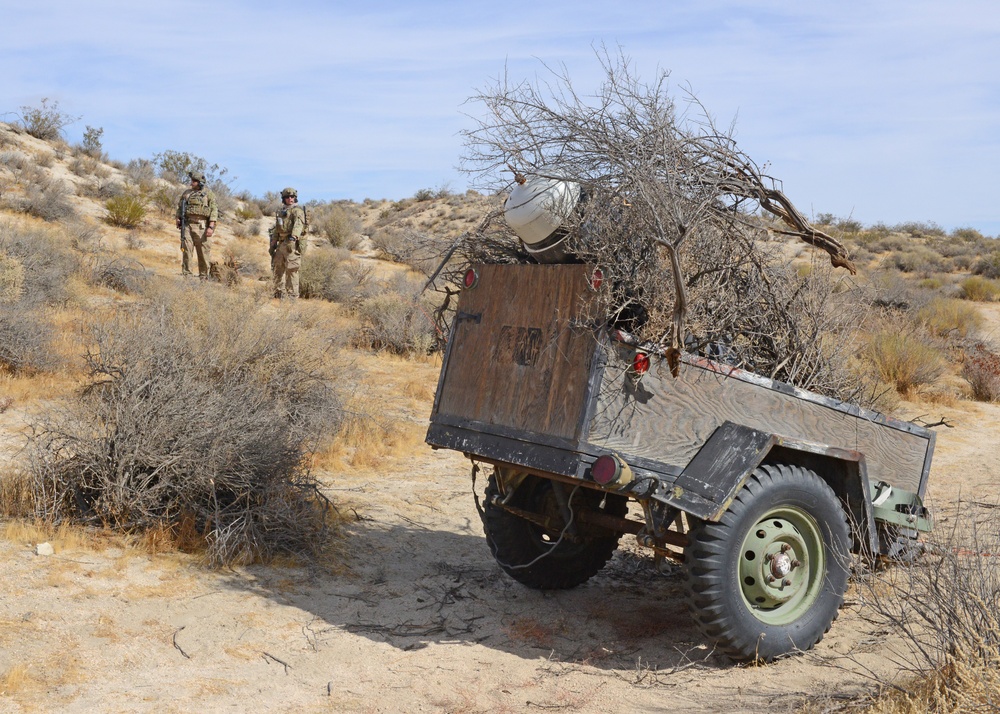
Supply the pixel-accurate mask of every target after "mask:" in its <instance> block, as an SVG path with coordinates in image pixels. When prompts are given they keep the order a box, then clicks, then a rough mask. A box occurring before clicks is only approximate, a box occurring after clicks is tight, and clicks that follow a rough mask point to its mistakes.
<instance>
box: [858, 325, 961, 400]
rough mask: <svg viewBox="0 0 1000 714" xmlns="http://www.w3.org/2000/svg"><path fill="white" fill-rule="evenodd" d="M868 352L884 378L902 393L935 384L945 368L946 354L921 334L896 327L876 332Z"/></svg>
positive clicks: (905, 393) (878, 372)
mask: <svg viewBox="0 0 1000 714" xmlns="http://www.w3.org/2000/svg"><path fill="white" fill-rule="evenodd" d="M864 355H865V357H866V358H867V359H868V361H870V362H871V364H872V365H874V367H875V370H876V372H877V374H878V377H879V379H880V380H881V381H883V382H886V383H888V384H892V385H894V386H895V387H896V390H897V391H898V392H899V393H900V394H902V395H904V396H905V395H908V394H912V393H914V392H915V391H916V390H917V389H918V388H919V387H923V386H924V385H927V384H930V383H932V382H933V381H934V380H935V379H937V378H938V377H939V376H940V375H941V374H942V373H943V372H944V368H945V363H944V359H943V356H942V354H941V353H940V351H939V350H937V349H936V348H935V347H934V346H932V345H929V344H927V342H926V341H925V340H924V339H921V338H920V337H918V336H914V335H912V334H908V333H905V332H899V331H896V330H892V329H882V330H878V331H876V332H874V333H873V334H871V335H870V336H869V338H868V344H867V345H866V346H865V349H864Z"/></svg>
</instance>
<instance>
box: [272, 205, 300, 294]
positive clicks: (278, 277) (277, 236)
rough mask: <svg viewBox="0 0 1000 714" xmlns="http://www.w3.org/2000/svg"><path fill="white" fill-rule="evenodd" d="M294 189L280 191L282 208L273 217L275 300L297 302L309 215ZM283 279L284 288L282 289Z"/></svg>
mask: <svg viewBox="0 0 1000 714" xmlns="http://www.w3.org/2000/svg"><path fill="white" fill-rule="evenodd" d="M298 202H299V193H298V191H296V190H295V189H294V188H285V189H282V191H281V203H282V207H281V209H280V210H279V211H278V213H277V214H276V215H275V217H274V228H273V229H272V231H271V240H272V241H273V242H274V256H273V257H274V263H273V266H274V297H276V298H280V297H282V296H284V297H289V298H292V299H295V298H297V297H298V296H299V268H300V267H301V266H302V253H303V252H305V248H306V241H305V238H304V236H303V233H304V232H305V227H306V214H305V211H303V210H302V206H299V205H297V204H298ZM282 278H284V286H282Z"/></svg>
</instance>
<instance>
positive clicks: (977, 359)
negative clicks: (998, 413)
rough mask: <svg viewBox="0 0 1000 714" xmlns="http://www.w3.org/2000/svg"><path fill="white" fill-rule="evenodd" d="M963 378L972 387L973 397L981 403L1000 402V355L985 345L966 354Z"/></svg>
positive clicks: (977, 346)
mask: <svg viewBox="0 0 1000 714" xmlns="http://www.w3.org/2000/svg"><path fill="white" fill-rule="evenodd" d="M962 376H963V377H965V379H966V381H968V383H969V385H970V386H971V387H972V396H973V398H974V399H976V400H978V401H980V402H996V401H1000V355H998V354H997V353H996V352H994V351H993V350H991V349H989V348H987V347H986V346H985V345H983V344H976V345H974V346H973V347H972V348H970V349H969V350H967V351H966V352H965V360H964V361H963V363H962Z"/></svg>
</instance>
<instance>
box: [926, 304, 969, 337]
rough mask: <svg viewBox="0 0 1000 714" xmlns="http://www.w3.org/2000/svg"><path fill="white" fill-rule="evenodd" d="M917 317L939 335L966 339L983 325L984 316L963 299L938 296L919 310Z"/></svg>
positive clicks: (933, 332)
mask: <svg viewBox="0 0 1000 714" xmlns="http://www.w3.org/2000/svg"><path fill="white" fill-rule="evenodd" d="M917 319H918V320H919V321H920V322H921V323H922V324H923V325H925V326H926V327H927V329H928V330H930V332H931V333H932V334H934V335H937V336H938V337H946V338H951V339H955V338H960V339H964V338H967V337H970V336H972V335H973V334H974V333H975V332H976V331H977V330H979V328H981V327H982V325H983V316H982V315H981V314H980V313H979V310H977V309H976V308H975V307H974V306H973V305H969V304H968V303H967V302H963V301H962V300H953V299H951V298H945V297H936V298H934V299H932V300H931V301H930V302H928V303H927V304H926V305H924V306H923V307H921V308H920V309H919V310H918V311H917Z"/></svg>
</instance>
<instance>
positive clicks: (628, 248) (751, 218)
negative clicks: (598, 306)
mask: <svg viewBox="0 0 1000 714" xmlns="http://www.w3.org/2000/svg"><path fill="white" fill-rule="evenodd" d="M601 62H602V65H603V69H604V72H605V78H604V82H603V84H602V86H601V87H600V88H599V89H598V90H597V92H596V93H595V94H594V95H589V96H586V97H584V96H583V95H581V94H578V93H577V92H576V90H575V88H574V87H573V85H572V83H571V81H570V79H569V78H568V76H566V75H565V74H560V73H558V72H555V71H553V72H552V73H551V75H550V76H549V77H548V81H547V82H546V83H544V84H532V83H529V82H521V83H511V82H509V81H507V80H506V79H505V78H503V79H500V80H498V81H497V82H496V84H495V85H493V86H491V87H489V88H488V89H487V90H486V91H484V92H481V93H480V94H479V95H478V96H476V97H474V100H475V101H477V102H478V103H479V104H481V105H482V108H483V115H484V117H485V118H483V119H481V120H480V121H479V124H478V126H477V127H476V128H475V129H474V130H472V131H469V132H467V133H466V155H465V157H464V162H465V167H466V169H467V170H468V171H469V172H470V173H472V174H473V175H474V176H476V177H477V180H478V181H479V183H480V185H483V186H485V187H486V188H488V189H489V190H490V191H491V192H495V193H498V194H499V193H504V192H505V191H506V190H508V189H509V188H510V186H511V185H512V183H511V181H512V178H513V179H514V180H517V181H520V180H521V175H522V174H523V175H524V176H526V177H529V178H530V177H543V178H549V179H556V180H562V181H570V182H572V183H575V184H578V185H580V186H581V187H582V192H583V196H584V197H583V198H582V199H581V202H580V204H579V206H578V208H577V210H576V212H575V214H574V215H573V216H570V217H569V218H568V219H567V221H566V223H565V225H564V227H563V228H564V229H565V230H566V231H567V239H566V243H565V247H564V252H565V253H566V255H565V256H557V257H556V258H554V259H557V260H563V261H574V260H575V261H581V262H588V263H594V264H597V265H599V266H601V268H602V269H603V270H604V272H605V274H606V276H607V277H608V279H609V280H610V281H611V283H612V289H611V290H609V291H607V292H606V295H607V296H608V305H607V309H608V313H609V315H611V319H612V322H613V323H614V324H616V325H617V326H619V327H624V328H626V329H628V330H629V331H631V332H633V333H635V334H636V336H637V337H638V338H639V339H640V340H641V341H649V342H653V343H656V344H661V345H669V347H668V351H667V354H668V358H670V359H671V361H672V362H675V361H676V359H677V355H679V353H680V350H681V349H682V348H684V349H687V350H688V351H701V350H708V349H711V350H714V351H717V350H718V349H719V348H718V346H720V345H721V346H722V348H723V349H724V351H725V353H726V355H727V360H728V361H731V362H732V363H733V364H736V365H738V366H741V367H745V368H747V369H750V370H753V371H755V372H758V373H761V374H764V375H766V376H770V377H773V378H775V379H779V380H782V381H785V382H789V383H792V384H795V385H797V386H801V387H804V388H809V389H813V390H815V391H818V392H821V393H825V394H830V395H833V396H837V397H840V398H842V399H854V398H856V397H857V396H858V395H859V394H860V393H861V390H860V385H859V383H858V381H857V380H856V379H855V378H854V377H853V376H852V375H851V374H850V373H849V372H848V371H846V370H844V369H843V368H842V365H843V364H845V363H846V361H847V359H846V357H847V355H848V354H850V351H851V346H850V344H849V340H846V339H838V337H839V336H840V335H841V333H843V332H844V330H845V329H846V328H847V327H848V326H850V325H851V324H854V323H856V321H857V319H858V316H857V313H858V312H862V313H863V312H864V311H865V310H866V306H865V305H864V304H863V303H862V304H859V303H858V302H857V301H858V300H862V299H863V298H864V293H862V292H860V291H858V292H850V291H844V294H841V295H839V296H837V297H834V295H833V288H832V287H831V285H832V283H831V279H830V278H831V276H830V275H829V274H828V273H824V274H823V275H822V277H818V276H819V275H820V271H815V270H811V271H807V274H805V275H799V274H796V273H794V272H793V271H790V270H789V269H788V268H787V266H786V265H785V261H784V260H783V259H780V258H779V257H778V256H777V255H776V254H775V251H772V250H770V249H768V247H767V246H766V242H767V240H768V238H769V235H770V233H772V232H776V233H784V234H787V235H793V236H796V237H799V238H800V239H802V240H804V241H806V242H807V243H811V244H812V245H815V246H817V247H819V248H822V249H823V250H825V251H826V252H827V253H829V259H830V260H831V261H832V262H833V264H834V265H836V266H841V267H845V268H848V270H850V271H852V272H853V270H854V268H853V265H852V264H851V262H850V261H849V260H848V258H847V251H846V249H845V248H844V246H843V245H842V244H840V243H839V242H838V241H837V240H836V239H834V238H833V237H831V236H830V235H828V234H825V233H823V232H821V231H819V230H817V229H815V228H814V227H812V226H810V225H809V224H808V223H807V222H806V221H805V219H804V218H803V217H802V216H801V214H799V212H798V211H797V210H796V209H795V207H794V206H793V205H792V204H791V203H790V202H789V201H788V199H787V198H786V197H785V196H784V194H783V193H782V191H781V190H780V188H779V185H778V184H777V182H776V181H774V180H773V179H771V178H770V177H768V176H767V175H766V174H764V173H763V172H762V171H761V169H760V168H759V167H758V166H757V165H756V164H755V163H754V162H753V161H752V160H751V159H750V158H749V157H748V156H747V155H746V154H745V153H743V152H742V151H741V150H740V149H739V148H738V146H737V145H736V142H735V140H734V139H733V138H732V135H731V132H728V131H725V130H722V129H720V128H718V127H717V126H715V124H714V123H713V121H712V119H711V117H710V115H709V114H708V112H707V111H705V110H704V109H703V108H702V107H701V106H700V105H699V104H698V103H697V100H696V99H695V98H694V97H693V96H687V97H686V98H685V99H686V103H687V104H688V107H687V109H685V110H683V111H682V110H681V109H679V108H678V107H677V105H676V104H675V102H674V100H673V99H672V98H671V96H670V95H669V94H668V92H667V75H666V73H660V74H658V75H657V77H656V78H655V80H654V81H653V83H652V84H645V83H643V82H641V81H639V80H638V78H636V77H635V76H634V74H633V71H632V68H631V66H630V64H629V61H628V59H627V58H624V57H610V56H607V55H604V56H602V57H601ZM510 169H514V170H515V174H514V176H513V177H512V176H511V174H510ZM761 214H768V215H770V216H772V217H774V218H776V219H778V221H776V222H774V223H771V222H770V221H769V220H763V219H761V218H760V215H761ZM500 216H501V209H497V210H496V211H495V212H494V213H493V214H492V215H489V216H487V218H486V219H485V220H484V221H483V222H482V223H481V224H480V225H479V226H478V227H477V228H476V229H475V230H474V231H471V232H470V233H468V234H467V236H466V238H465V240H464V241H463V243H462V245H461V247H460V249H459V251H458V256H459V260H458V261H455V264H454V265H453V269H452V271H451V272H450V273H449V274H448V277H450V278H451V280H452V281H454V280H455V278H456V276H457V275H460V274H461V273H462V272H464V267H465V266H466V265H468V264H469V263H471V262H531V261H532V258H531V257H529V256H528V255H527V253H526V252H525V251H524V250H523V248H522V247H521V245H520V244H519V242H518V240H517V239H516V237H515V236H514V235H513V233H512V232H511V230H510V229H509V228H508V227H507V226H506V224H505V223H504V222H503V221H502V220H501V219H500ZM542 259H543V260H544V259H546V258H545V257H544V256H543V257H542ZM824 281H825V284H823V282H824Z"/></svg>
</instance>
